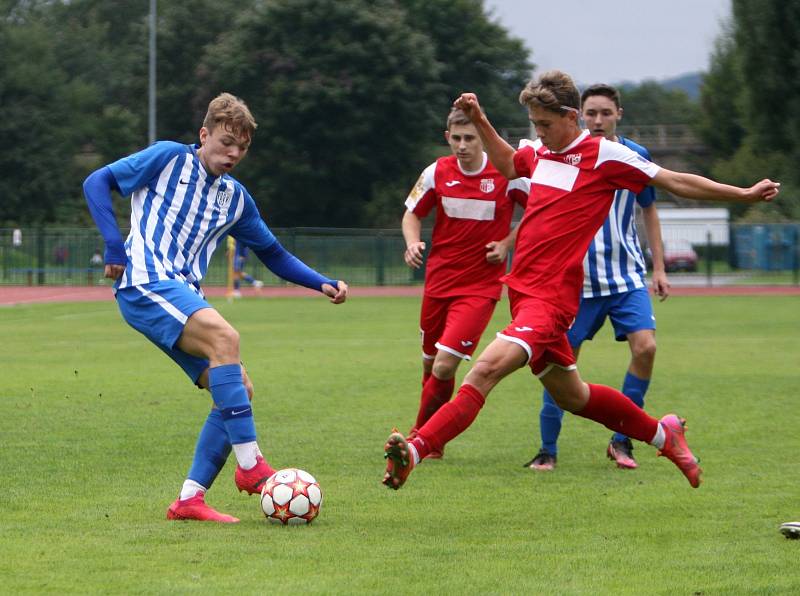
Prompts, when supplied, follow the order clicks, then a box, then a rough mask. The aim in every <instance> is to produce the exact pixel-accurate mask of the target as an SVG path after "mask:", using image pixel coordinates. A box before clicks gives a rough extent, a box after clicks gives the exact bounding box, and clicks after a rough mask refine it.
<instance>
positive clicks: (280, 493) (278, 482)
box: [261, 468, 322, 525]
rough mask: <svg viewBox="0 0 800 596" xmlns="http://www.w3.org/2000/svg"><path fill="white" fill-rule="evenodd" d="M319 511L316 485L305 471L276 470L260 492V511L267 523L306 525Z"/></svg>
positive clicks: (320, 493)
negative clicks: (265, 517) (262, 512)
mask: <svg viewBox="0 0 800 596" xmlns="http://www.w3.org/2000/svg"><path fill="white" fill-rule="evenodd" d="M320 507H322V489H321V488H320V487H319V482H317V480H316V479H315V478H314V477H313V476H312V475H311V474H309V473H308V472H306V471H305V470H298V469H297V468H285V469H283V470H278V471H277V472H275V473H274V474H273V475H272V476H270V477H269V479H268V480H267V481H266V482H265V483H264V488H263V489H261V509H262V510H263V511H264V515H266V516H267V519H268V520H269V521H270V522H274V523H280V524H283V525H301V524H309V523H311V521H312V520H313V519H314V518H315V517H317V515H319V510H320Z"/></svg>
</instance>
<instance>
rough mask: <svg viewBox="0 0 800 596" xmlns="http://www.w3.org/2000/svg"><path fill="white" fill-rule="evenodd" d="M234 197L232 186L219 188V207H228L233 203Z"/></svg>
mask: <svg viewBox="0 0 800 596" xmlns="http://www.w3.org/2000/svg"><path fill="white" fill-rule="evenodd" d="M232 198H233V189H232V188H224V189H222V188H221V189H219V190H218V191H217V198H216V203H217V207H219V208H220V209H227V208H228V205H230V204H231V199H232Z"/></svg>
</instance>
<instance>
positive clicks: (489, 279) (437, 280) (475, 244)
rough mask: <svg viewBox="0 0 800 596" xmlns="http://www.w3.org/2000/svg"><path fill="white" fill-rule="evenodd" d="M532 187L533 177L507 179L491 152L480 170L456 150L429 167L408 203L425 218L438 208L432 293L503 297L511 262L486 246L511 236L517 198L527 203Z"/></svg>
mask: <svg viewBox="0 0 800 596" xmlns="http://www.w3.org/2000/svg"><path fill="white" fill-rule="evenodd" d="M529 190H530V181H529V180H528V179H527V178H524V177H522V178H518V179H516V180H511V181H509V180H507V179H506V178H505V177H504V176H503V175H502V174H500V172H498V171H497V170H496V169H495V167H494V166H493V165H492V164H490V163H489V160H488V158H487V157H486V154H484V156H483V165H482V167H481V168H480V169H479V170H477V171H475V172H465V171H464V170H462V169H461V166H460V165H459V163H458V159H456V157H455V155H450V156H448V157H441V158H439V159H437V160H436V161H435V162H434V163H432V164H431V165H429V166H428V167H427V168H425V170H424V171H423V172H422V175H421V176H420V177H419V180H417V183H416V185H415V186H414V188H413V189H412V190H411V193H410V194H409V195H408V198H407V199H406V207H407V208H408V210H409V211H411V212H412V213H414V214H415V215H416V216H417V217H419V218H420V219H422V218H423V217H425V216H426V215H428V213H430V212H431V210H432V209H433V208H436V222H435V223H434V226H433V237H432V239H431V244H432V246H431V250H430V253H429V255H428V259H427V264H426V271H425V294H426V295H427V296H430V297H432V298H448V297H451V296H484V297H487V298H493V299H495V300H499V299H500V292H501V290H502V287H503V285H502V282H501V281H500V278H501V277H502V275H503V274H504V273H505V271H506V264H505V263H498V264H496V265H493V264H491V263H489V262H487V260H486V245H487V244H488V243H489V242H492V241H494V240H502V239H503V238H505V237H506V236H508V233H509V231H510V228H511V216H512V215H513V213H514V202H516V203H519V204H520V205H522V206H523V207H524V206H525V203H526V200H527V197H528V192H529Z"/></svg>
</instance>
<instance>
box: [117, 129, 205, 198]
mask: <svg viewBox="0 0 800 596" xmlns="http://www.w3.org/2000/svg"><path fill="white" fill-rule="evenodd" d="M188 150H189V149H188V147H187V146H186V145H181V144H180V143H175V142H173V141H157V142H155V143H153V144H152V145H150V146H149V147H147V148H146V149H142V150H141V151H139V152H137V153H134V154H132V155H129V156H128V157H123V158H122V159H119V160H117V161H115V162H114V163H112V164H109V166H108V169H109V170H111V173H112V174H113V175H114V179H115V180H116V181H117V186H118V188H119V191H120V194H122V195H123V196H128V195H129V194H131V193H132V192H133V191H135V190H138V189H140V188H142V187H143V186H146V185H147V184H148V183H149V182H150V181H151V180H152V179H153V177H154V176H156V175H158V174H159V173H160V172H161V170H163V169H164V167H165V166H166V165H167V164H168V163H169V161H170V160H171V159H172V158H173V157H175V156H176V155H179V154H181V153H186V152H187V151H188Z"/></svg>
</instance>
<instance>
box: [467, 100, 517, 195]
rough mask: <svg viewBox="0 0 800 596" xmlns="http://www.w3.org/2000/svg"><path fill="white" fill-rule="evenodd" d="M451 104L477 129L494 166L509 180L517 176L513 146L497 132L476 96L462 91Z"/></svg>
mask: <svg viewBox="0 0 800 596" xmlns="http://www.w3.org/2000/svg"><path fill="white" fill-rule="evenodd" d="M453 106H455V107H456V108H458V109H460V110H462V111H463V112H464V113H465V114H466V115H467V118H469V119H470V120H471V121H472V123H473V124H474V125H475V128H476V129H478V134H479V135H480V137H481V141H483V148H484V149H485V150H486V154H487V155H488V156H489V161H490V162H492V164H493V165H494V167H495V168H497V170H498V171H499V172H500V173H501V174H502V175H503V176H505V177H506V178H508V179H509V180H513V179H514V178H518V177H519V174H517V171H516V168H514V148H513V147H512V146H511V145H509V144H508V143H506V141H505V139H503V137H501V136H500V135H499V134H497V131H496V130H495V129H494V126H492V123H491V122H489V119H488V118H487V117H486V114H484V113H483V111H482V110H481V106H480V104H479V103H478V96H477V95H475V94H474V93H462V94H461V96H460V97H459V98H458V99H456V100H455V101H454V102H453Z"/></svg>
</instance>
